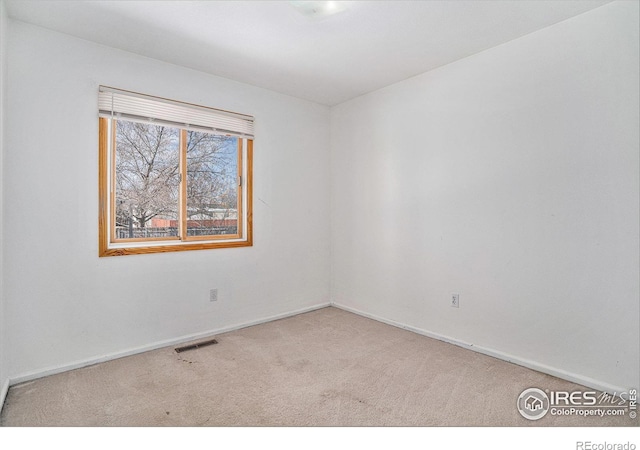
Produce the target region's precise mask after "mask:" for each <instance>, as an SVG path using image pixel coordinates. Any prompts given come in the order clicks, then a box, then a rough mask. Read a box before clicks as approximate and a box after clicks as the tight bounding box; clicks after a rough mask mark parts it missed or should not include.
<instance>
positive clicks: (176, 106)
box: [98, 86, 254, 139]
mask: <svg viewBox="0 0 640 450" xmlns="http://www.w3.org/2000/svg"><path fill="white" fill-rule="evenodd" d="M98 109H99V115H100V117H106V118H114V119H125V120H132V121H138V122H146V123H155V124H162V125H167V126H171V127H176V128H188V129H198V130H202V131H213V132H215V133H220V134H228V135H232V136H239V137H243V138H248V139H253V120H254V119H253V116H248V115H245V114H239V113H233V112H229V111H224V110H221V109H215V108H208V107H206V106H198V105H193V104H191V103H184V102H178V101H175V100H167V99H164V98H160V97H153V96H150V95H144V94H138V93H136V92H130V91H124V90H121V89H115V88H111V87H107V86H100V89H99V94H98Z"/></svg>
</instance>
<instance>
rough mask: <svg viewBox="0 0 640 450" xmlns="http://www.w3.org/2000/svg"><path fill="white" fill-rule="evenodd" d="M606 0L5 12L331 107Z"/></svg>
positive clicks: (91, 5) (208, 4)
mask: <svg viewBox="0 0 640 450" xmlns="http://www.w3.org/2000/svg"><path fill="white" fill-rule="evenodd" d="M609 1H610V0H569V1H565V0H549V1H546V0H499V1H495V0H487V1H476V0H472V1H462V0H460V1H454V0H447V1H434V0H430V1H353V2H341V3H345V4H346V6H347V8H346V10H344V11H343V12H340V13H339V14H336V15H333V16H329V17H323V18H313V17H308V16H305V15H303V14H301V13H300V12H299V11H298V10H297V9H295V8H294V7H293V6H292V5H291V3H290V2H286V1H78V0H76V1H57V0H48V1H46V0H40V1H32V0H7V1H6V6H7V11H8V15H9V17H11V18H12V19H15V20H20V21H24V22H28V23H32V24H35V25H39V26H42V27H45V28H49V29H52V30H56V31H59V32H62V33H66V34H70V35H72V36H77V37H79V38H82V39H87V40H90V41H94V42H97V43H100V44H103V45H108V46H110V47H115V48H119V49H122V50H127V51H130V52H133V53H137V54H140V55H144V56H148V57H151V58H155V59H159V60H162V61H166V62H170V63H174V64H179V65H181V66H185V67H189V68H192V69H197V70H200V71H203V72H207V73H211V74H214V75H218V76H222V77H226V78H230V79H233V80H236V81H241V82H244V83H249V84H252V85H255V86H260V87H263V88H267V89H271V90H274V91H277V92H281V93H284V94H288V95H292V96H295V97H299V98H302V99H307V100H311V101H314V102H317V103H321V104H325V105H335V104H338V103H341V102H344V101H346V100H349V99H351V98H354V97H357V96H359V95H362V94H365V93H367V92H371V91H374V90H376V89H379V88H382V87H384V86H387V85H389V84H392V83H395V82H398V81H401V80H403V79H406V78H409V77H412V76H414V75H418V74H420V73H423V72H426V71H429V70H431V69H434V68H436V67H439V66H442V65H445V64H448V63H450V62H453V61H456V60H458V59H461V58H464V57H466V56H469V55H472V54H474V53H478V52H480V51H482V50H485V49H488V48H491V47H495V46H496V45H500V44H502V43H504V42H507V41H510V40H512V39H515V38H518V37H520V36H523V35H525V34H528V33H531V32H534V31H536V30H539V29H542V28H545V27H548V26H550V25H552V24H555V23H558V22H560V21H562V20H565V19H568V18H570V17H573V16H576V15H578V14H581V13H583V12H586V11H588V10H590V9H593V8H597V7H599V6H601V5H603V4H606V3H609Z"/></svg>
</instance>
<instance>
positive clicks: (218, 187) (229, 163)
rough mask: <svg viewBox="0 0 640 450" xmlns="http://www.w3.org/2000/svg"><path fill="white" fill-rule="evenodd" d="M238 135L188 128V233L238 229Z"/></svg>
mask: <svg viewBox="0 0 640 450" xmlns="http://www.w3.org/2000/svg"><path fill="white" fill-rule="evenodd" d="M238 206H239V205H238V138H236V137H228V136H219V135H215V134H210V133H202V132H196V131H187V236H208V235H216V234H236V233H237V232H238Z"/></svg>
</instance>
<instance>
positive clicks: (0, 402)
mask: <svg viewBox="0 0 640 450" xmlns="http://www.w3.org/2000/svg"><path fill="white" fill-rule="evenodd" d="M8 393H9V379H8V378H7V379H6V380H4V382H3V383H2V390H0V413H1V412H2V408H3V407H4V401H5V400H6V399H7V394H8Z"/></svg>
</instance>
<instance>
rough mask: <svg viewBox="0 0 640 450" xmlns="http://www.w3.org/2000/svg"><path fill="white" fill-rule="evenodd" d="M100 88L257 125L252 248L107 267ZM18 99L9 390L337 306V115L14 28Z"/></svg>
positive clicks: (9, 168) (9, 180)
mask: <svg viewBox="0 0 640 450" xmlns="http://www.w3.org/2000/svg"><path fill="white" fill-rule="evenodd" d="M99 84H105V85H109V86H115V87H119V88H123V89H130V90H133V91H139V92H143V93H147V94H151V95H158V96H162V97H167V98H173V99H178V100H182V101H187V102H193V103H197V104H202V105H207V106H213V107H218V108H222V109H227V110H232V111H238V112H242V113H248V114H253V115H254V116H255V117H256V140H255V145H254V222H253V223H254V241H255V245H254V246H253V247H249V248H236V249H220V250H204V251H190V252H179V253H173V254H153V255H140V256H123V257H111V258H98V256H97V255H98V249H97V242H98V236H97V212H98V203H97V199H98V191H97V189H98V185H97V169H98V160H97V154H98V153H97V143H98V120H97V92H98V91H97V89H98V85H99ZM6 93H7V98H6V108H7V111H9V112H10V114H7V117H6V124H7V128H6V135H5V144H6V146H5V166H4V174H3V178H4V182H5V192H6V193H7V195H5V204H4V207H5V228H4V233H5V236H6V240H5V246H4V251H5V261H6V262H7V263H6V264H5V268H4V269H5V302H6V305H5V306H6V313H7V314H8V317H10V318H11V320H10V321H9V323H8V333H9V335H10V337H11V343H12V344H11V352H10V355H9V356H10V367H11V373H10V376H11V377H12V379H18V380H21V379H27V378H29V377H31V376H34V375H37V374H42V373H43V371H47V370H49V369H53V370H55V369H56V368H59V367H63V366H67V365H69V364H75V363H76V362H78V361H86V360H91V359H93V358H99V357H101V356H104V355H109V354H113V353H116V354H117V353H119V352H125V351H128V350H130V349H135V348H138V347H144V346H148V345H152V344H154V343H157V342H162V341H165V340H171V339H177V338H180V337H182V336H186V335H191V334H194V333H201V332H207V331H209V330H217V329H219V328H223V327H228V326H233V325H235V324H240V323H246V322H251V321H254V320H260V319H262V318H266V317H270V316H273V315H278V314H286V313H290V312H293V311H296V310H299V309H304V308H309V307H312V306H314V305H319V304H326V303H328V302H329V249H330V244H329V228H330V227H329V220H328V216H329V186H328V181H329V152H328V151H327V148H328V145H329V142H328V137H327V133H326V131H327V129H328V127H329V125H328V121H329V109H328V108H327V107H324V106H319V105H316V104H313V103H310V102H306V101H302V100H298V99H294V98H292V97H287V96H284V95H280V94H276V93H274V92H270V91H267V90H264V89H259V88H255V87H252V86H248V85H243V84H240V83H237V82H233V81H230V80H226V79H222V78H218V77H213V76H210V75H206V74H203V73H200V72H197V71H193V70H189V69H185V68H182V67H179V66H175V65H170V64H166V63H162V62H159V61H155V60H151V59H147V58H144V57H140V56H138V55H134V54H130V53H126V52H122V51H118V50H114V49H111V48H108V47H104V46H99V45H95V44H92V43H89V42H87V41H83V40H79V39H76V38H72V37H69V36H65V35H62V34H58V33H54V32H51V31H48V30H45V29H42V28H39V27H34V26H30V25H26V24H23V23H20V22H14V21H9V40H8V74H7V89H6ZM211 288H218V289H219V295H218V297H219V300H218V302H217V303H210V302H209V297H208V293H209V289H211Z"/></svg>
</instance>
